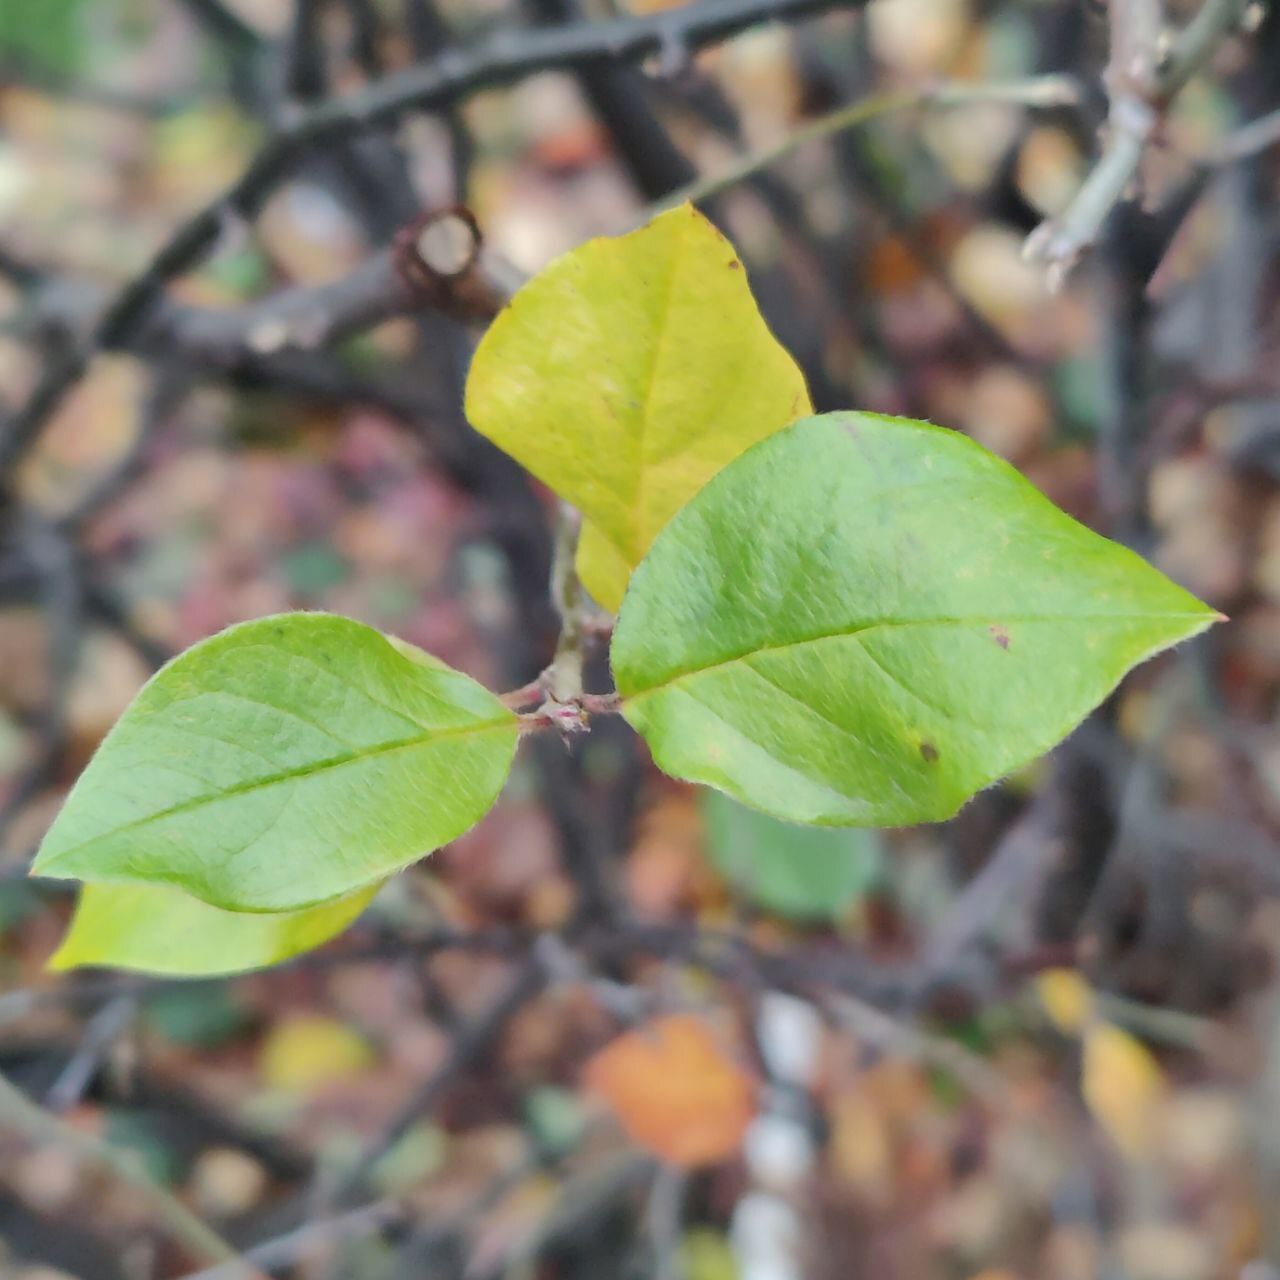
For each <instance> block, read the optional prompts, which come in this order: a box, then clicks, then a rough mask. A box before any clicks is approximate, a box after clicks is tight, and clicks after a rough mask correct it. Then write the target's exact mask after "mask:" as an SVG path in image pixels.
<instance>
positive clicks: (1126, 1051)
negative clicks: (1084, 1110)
mask: <svg viewBox="0 0 1280 1280" xmlns="http://www.w3.org/2000/svg"><path fill="white" fill-rule="evenodd" d="M1080 1088H1081V1092H1082V1093H1083V1095H1084V1100H1085V1103H1086V1104H1087V1105H1088V1108H1089V1110H1090V1111H1091V1112H1092V1113H1093V1115H1094V1118H1095V1119H1096V1120H1097V1121H1098V1123H1099V1124H1100V1125H1101V1126H1102V1127H1103V1129H1105V1130H1106V1131H1107V1134H1108V1135H1109V1136H1110V1138H1111V1139H1112V1141H1113V1142H1114V1143H1115V1144H1116V1146H1118V1147H1119V1148H1120V1149H1121V1150H1122V1151H1123V1152H1124V1153H1125V1154H1126V1155H1128V1156H1130V1157H1136V1156H1140V1155H1142V1154H1143V1153H1144V1152H1145V1151H1146V1150H1147V1149H1148V1147H1149V1145H1150V1142H1151V1136H1152V1130H1153V1126H1154V1124H1155V1120H1156V1115H1157V1112H1158V1110H1159V1107H1160V1105H1161V1101H1162V1099H1163V1095H1164V1075H1163V1074H1162V1072H1161V1070H1160V1067H1159V1064H1158V1063H1157V1062H1156V1060H1155V1058H1154V1057H1153V1056H1152V1055H1151V1052H1150V1050H1148V1049H1147V1047H1146V1046H1145V1045H1143V1044H1142V1043H1140V1042H1139V1041H1138V1040H1136V1039H1134V1037H1133V1036H1131V1035H1130V1034H1129V1033H1128V1032H1127V1031H1122V1030H1121V1029H1120V1028H1119V1027H1117V1026H1114V1025H1112V1024H1111V1023H1109V1022H1097V1023H1095V1024H1094V1025H1093V1026H1091V1027H1090V1028H1089V1029H1088V1031H1087V1032H1086V1033H1085V1037H1084V1062H1083V1067H1082V1072H1081V1085H1080Z"/></svg>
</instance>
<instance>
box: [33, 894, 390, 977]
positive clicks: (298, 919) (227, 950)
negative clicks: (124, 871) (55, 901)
mask: <svg viewBox="0 0 1280 1280" xmlns="http://www.w3.org/2000/svg"><path fill="white" fill-rule="evenodd" d="M381 887H382V886H381V882H379V883H378V884H373V885H370V886H369V887H368V888H365V889H359V890H357V891H356V892H355V893H352V894H348V895H347V896H346V897H345V898H338V899H336V900H335V901H333V902H324V903H321V904H320V905H319V906H318V907H306V908H304V909H303V910H301V911H284V912H241V911H223V910H222V909H221V908H220V907H213V906H210V905H209V904H208V903H207V902H201V901H200V900H199V899H198V898H192V897H190V896H189V895H187V894H185V893H183V892H182V891H181V890H179V889H174V888H171V887H169V886H168V885H159V884H87V885H85V886H84V888H83V889H81V890H80V901H79V903H78V904H77V905H76V913H75V915H74V916H73V917H72V920H71V927H70V928H69V929H68V930H67V936H66V937H65V938H64V939H63V940H62V945H61V946H60V947H59V948H58V950H57V951H55V952H54V954H53V957H52V958H51V959H50V961H49V968H50V969H52V970H54V971H61V970H65V969H76V968H79V967H80V966H82V965H104V966H105V965H110V966H111V967H112V968H116V969H140V970H142V971H143V972H146V973H163V974H172V975H174V976H178V977H198V976H201V977H202V976H206V975H209V974H219V973H243V972H245V971H246V970H248V969H262V968H265V967H266V966H267V965H272V964H279V963H280V961H281V960H287V959H288V958H289V957H290V956H296V955H298V954H299V953H300V952H303V951H310V950H312V949H313V948H314V947H318V946H320V944H321V943H323V942H328V941H329V939H330V938H333V937H336V936H337V935H338V934H339V933H341V932H342V931H343V930H344V929H345V928H346V927H347V926H348V925H349V924H351V922H352V921H353V920H355V918H356V916H358V915H359V914H360V913H361V912H362V911H363V910H364V909H365V907H366V906H368V904H369V900H370V899H371V898H372V897H373V895H374V894H375V893H377V891H378V890H379V889H380V888H381Z"/></svg>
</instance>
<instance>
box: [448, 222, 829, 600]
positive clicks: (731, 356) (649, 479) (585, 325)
mask: <svg viewBox="0 0 1280 1280" xmlns="http://www.w3.org/2000/svg"><path fill="white" fill-rule="evenodd" d="M809 410H810V405H809V396H808V392H807V391H806V390H805V385H804V378H803V375H802V374H801V373H800V370H799V369H798V368H797V367H796V364H795V361H793V360H792V359H791V357H790V356H789V355H788V354H787V352H786V351H785V350H784V349H783V348H782V347H781V346H779V344H778V342H777V341H776V339H775V338H774V337H773V335H772V334H771V333H770V332H769V330H768V328H767V326H766V325H765V323H764V320H763V318H762V317H761V315H760V313H759V311H758V310H757V308H756V305H755V301H754V299H753V298H752V296H751V289H750V286H749V285H748V284H747V281H746V276H745V272H744V271H743V270H742V264H741V263H740V262H739V261H738V258H737V255H736V254H735V253H734V250H733V246H732V245H731V244H730V243H729V242H728V241H727V240H726V239H725V238H724V237H723V236H722V235H721V234H720V233H719V232H718V231H717V230H716V229H715V227H713V226H712V225H711V223H709V222H708V221H707V220H706V219H705V218H704V217H703V216H702V215H701V214H700V213H698V212H697V210H695V209H694V208H693V207H692V206H691V205H683V206H681V207H680V208H677V209H672V210H670V211H669V212H667V213H663V214H660V215H659V216H658V217H656V218H655V219H654V220H653V221H652V222H650V223H649V224H648V225H647V226H645V227H642V228H641V229H640V230H638V231H633V232H631V233H630V234H629V235H625V236H620V237H617V238H616V239H599V240H591V241H588V242H587V243H586V244H584V245H581V246H579V247H578V248H577V249H574V250H573V251H572V252H570V253H568V254H565V255H564V256H563V257H561V258H558V259H557V260H556V261H555V262H553V263H551V265H550V266H548V267H547V268H546V269H545V270H544V271H542V272H541V273H540V274H538V275H537V276H535V277H534V279H533V280H531V281H530V282H529V283H528V284H527V285H525V286H524V288H523V289H521V290H520V292H519V293H517V294H516V296H515V297H514V298H513V299H512V301H511V304H510V305H509V306H508V307H507V308H506V310H505V311H503V313H502V314H501V315H500V316H498V318H497V319H496V320H495V321H494V322H493V324H492V325H491V326H490V328H489V331H488V332H487V333H486V334H485V337H484V340H483V341H482V342H481V343H480V346H479V348H478V350H477V351H476V355H475V359H474V361H473V362H472V365H471V373H470V376H469V377H468V379H467V416H468V418H469V419H470V421H471V423H472V425H473V426H474V427H475V428H476V430H477V431H479V432H481V433H482V434H483V435H486V436H488V437H489V439H491V440H492V441H493V442H494V443H495V444H497V445H499V446H500V447H501V448H503V449H505V450H506V451H507V452H508V453H509V454H511V455H512V457H514V458H515V459H517V461H519V462H520V463H522V464H523V465H524V466H525V467H526V468H527V469H528V470H529V471H531V472H532V473H533V474H534V475H535V476H537V477H538V479H540V480H542V481H543V482H544V483H545V484H547V485H549V486H550V487H551V488H552V489H554V490H555V491H556V492H557V493H558V494H559V495H560V496H561V497H562V498H565V499H566V500H567V501H569V502H571V503H573V504H574V506H576V507H578V508H579V509H580V510H581V511H582V513H583V516H584V517H585V525H584V529H583V536H582V541H581V544H580V547H579V551H578V572H579V574H580V576H581V578H582V581H583V583H584V584H585V586H586V588H587V590H588V591H589V592H590V593H591V594H592V596H594V597H595V599H596V600H597V601H598V602H599V603H600V604H602V605H604V606H605V607H606V608H608V609H613V610H616V609H617V607H618V605H619V604H620V603H621V600H622V593H623V591H624V590H625V588H626V584H627V579H628V577H629V576H630V573H631V570H632V569H633V568H634V567H635V566H636V565H637V564H638V563H639V561H640V559H641V557H642V556H643V555H644V553H645V552H646V551H647V550H648V548H649V544H650V543H651V542H652V541H653V539H654V536H655V535H656V534H657V533H658V531H659V530H660V529H661V528H662V527H663V525H665V524H666V523H667V521H668V520H670V519H671V517H672V516H673V515H674V514H675V513H676V511H678V510H679V509H680V507H682V506H683V505H684V504H685V503H686V502H687V501H688V500H689V499H690V498H691V497H693V495H694V494H695V493H696V492H697V491H698V490H699V489H701V488H702V486H703V485H704V484H706V482H707V481H708V480H710V479H711V477H712V476H713V475H715V474H716V472H717V471H719V470H720V469H721V468H722V467H724V466H725V465H726V464H727V463H729V462H731V461H732V460H733V459H734V458H736V457H737V456H738V455H739V454H740V453H742V452H743V450H745V449H747V448H749V447H750V446H751V445H753V444H755V443H756V442H757V441H759V440H762V439H764V437H765V436H768V435H772V434H773V432H775V431H777V430H779V429H780V428H782V427H784V426H786V425H787V424H788V423H789V422H792V421H793V420H794V419H796V418H797V417H800V416H802V415H804V414H806V413H808V412H809Z"/></svg>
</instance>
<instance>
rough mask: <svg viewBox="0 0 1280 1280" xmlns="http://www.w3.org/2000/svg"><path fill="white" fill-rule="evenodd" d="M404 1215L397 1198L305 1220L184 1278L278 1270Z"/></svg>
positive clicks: (221, 1279) (219, 1279) (238, 1279)
mask: <svg viewBox="0 0 1280 1280" xmlns="http://www.w3.org/2000/svg"><path fill="white" fill-rule="evenodd" d="M404 1217H405V1207H404V1205H402V1204H401V1203H400V1201H399V1200H396V1199H388V1200H378V1201H376V1202H374V1203H373V1204H366V1205H361V1206H360V1207H359V1208H358V1209H350V1210H348V1211H347V1212H346V1213H339V1214H335V1215H334V1216H333V1217H331V1218H321V1219H320V1220H318V1221H316V1222H306V1223H303V1225H302V1226H300V1227H296V1228H295V1229H294V1230H293V1231H287V1232H285V1233H284V1234H283V1235H280V1236H276V1237H275V1238H274V1239H272V1240H266V1241H264V1242H263V1243H262V1244H259V1245H255V1246H254V1247H253V1248H252V1249H249V1250H247V1251H246V1253H245V1254H244V1257H243V1258H242V1259H240V1260H238V1261H234V1262H221V1263H218V1264H217V1265H216V1266H212V1267H205V1268H204V1269H202V1270H200V1271H192V1272H188V1273H187V1275H186V1276H184V1277H183V1280H244V1277H245V1276H246V1275H254V1274H258V1273H260V1272H261V1271H268V1272H270V1271H278V1270H280V1269H281V1268H282V1267H291V1266H294V1265H296V1264H297V1263H300V1262H306V1261H307V1260H308V1259H309V1258H311V1257H312V1256H313V1255H314V1254H316V1253H317V1252H319V1251H321V1250H324V1249H329V1248H332V1247H333V1246H334V1245H336V1244H341V1243H343V1242H344V1241H346V1240H358V1239H359V1238H360V1237H361V1236H366V1235H371V1234H372V1233H373V1232H375V1231H380V1230H382V1229H383V1228H384V1227H390V1226H394V1225H395V1224H396V1223H397V1222H401V1221H403V1220H404Z"/></svg>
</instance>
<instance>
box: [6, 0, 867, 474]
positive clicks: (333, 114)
mask: <svg viewBox="0 0 1280 1280" xmlns="http://www.w3.org/2000/svg"><path fill="white" fill-rule="evenodd" d="M863 3H865V0H701V3H697V4H693V5H690V6H688V7H687V8H682V9H676V10H673V11H670V12H659V13H654V14H646V15H643V16H640V17H626V18H614V19H611V20H609V21H607V22H580V23H574V24H572V25H569V26H565V27H558V28H556V29H554V30H549V31H536V30H535V31H528V32H522V33H521V34H520V36H519V37H518V38H515V39H513V38H512V36H511V35H510V33H499V34H498V35H496V36H494V37H493V38H492V39H490V40H487V41H486V42H485V43H483V44H482V45H481V46H480V47H478V48H477V49H474V50H472V51H471V52H469V53H461V52H458V53H455V52H453V51H452V50H448V51H446V52H445V53H443V54H441V56H440V57H439V58H437V59H436V61H435V62H434V63H432V64H430V65H427V66H421V67H412V68H409V69H407V70H404V71H401V72H398V73H396V74H394V75H391V76H388V77H386V78H385V79H383V80H380V81H378V82H377V83H375V84H371V85H369V86H368V87H367V88H366V89H364V90H362V91H361V92H359V93H354V94H350V95H348V96H346V97H343V98H337V99H332V100H327V101H325V102H321V103H317V104H315V105H314V106H311V107H308V108H306V109H304V110H302V111H300V112H299V113H298V114H297V115H296V117H295V118H294V119H293V120H292V121H290V122H289V123H287V124H285V125H283V126H281V128H280V129H278V130H277V131H276V132H275V133H274V134H273V135H272V136H271V138H270V139H269V140H268V141H267V143H266V144H265V145H264V146H263V148H262V149H261V150H260V151H259V152H258V154H257V156H256V157H255V158H254V160H253V161H252V162H251V163H250V165H249V166H248V168H247V169H246V170H245V171H244V173H243V174H241V176H240V177H239V178H238V179H237V180H236V181H235V182H234V183H232V185H231V186H230V187H228V188H227V190H226V191H225V192H223V194H222V195H221V196H220V197H219V198H218V199H217V200H215V201H214V202H213V203H212V204H210V205H208V206H206V207H205V208H204V209H202V210H201V211H200V212H199V213H197V214H195V216H194V217H192V218H191V219H189V220H188V221H187V222H186V223H185V224H184V225H183V226H181V227H180V228H179V229H178V230H177V231H176V232H175V233H174V235H173V236H172V237H171V238H170V239H169V241H168V242H167V243H166V244H165V245H164V246H163V247H162V248H161V249H160V251H159V252H158V253H157V254H156V255H155V256H154V257H153V258H152V259H151V261H150V262H149V263H148V264H147V266H146V267H145V268H144V269H143V270H142V271H141V272H140V273H139V274H138V275H136V276H135V277H133V279H131V280H130V281H128V282H127V283H126V284H125V285H124V286H123V287H122V288H121V289H119V290H118V292H117V293H116V294H115V296H114V297H113V298H112V299H111V301H110V302H109V303H108V305H107V307H106V309H105V310H104V312H103V314H102V316H101V318H100V319H99V320H98V322H97V323H96V324H95V325H94V327H93V329H92V331H91V332H90V333H89V335H88V337H87V338H86V339H85V340H84V341H83V342H81V343H79V344H76V345H75V346H74V347H72V348H71V349H69V350H68V351H66V352H64V353H62V355H61V356H60V357H59V358H57V359H55V360H54V361H52V362H51V363H50V365H49V367H48V369H47V370H46V372H45V375H44V377H43V378H41V380H40V382H39V383H38V384H37V386H36V388H35V390H34V391H33V392H32V394H31V396H30V398H29V399H28V401H27V403H26V404H25V405H24V406H23V407H22V408H21V409H20V410H18V411H17V413H15V414H14V415H13V417H12V418H11V419H10V420H9V422H8V423H7V424H6V428H5V431H4V434H3V436H0V471H7V470H8V469H9V468H10V467H11V466H12V464H13V463H14V462H15V461H16V460H17V459H18V458H19V457H21V455H22V454H23V453H24V452H25V451H26V450H27V449H28V448H29V447H30V445H31V444H32V443H33V441H34V440H35V438H36V436H37V434H38V433H39V431H40V428H41V426H42V425H43V423H44V422H45V420H46V419H47V418H48V417H49V416H50V415H51V414H52V413H53V412H54V411H55V410H56V409H57V408H58V406H59V405H60V404H61V403H62V399H63V397H64V396H65V395H66V394H67V392H68V391H69V390H70V389H71V388H72V387H73V386H74V385H75V384H76V383H77V382H78V381H79V380H80V379H81V378H82V377H83V376H84V373H85V370H86V369H87V368H88V364H89V361H90V360H91V359H92V358H93V356H94V355H95V354H96V353H97V352H98V351H102V350H105V349H108V348H110V347H113V346H117V345H119V344H120V343H122V342H123V341H124V340H125V339H126V338H127V337H128V336H129V335H131V334H132V333H133V332H134V331H135V330H136V328H137V327H138V326H139V325H140V324H141V323H142V322H143V321H144V320H145V318H146V317H147V315H148V313H149V312H150V311H151V309H152V308H153V307H154V305H155V304H156V302H157V301H158V300H159V297H160V295H161V293H162V291H163V289H164V287H165V285H166V284H168V282H169V281H171V280H173V279H175V278H176V277H177V276H180V275H183V274H184V273H185V272H187V271H189V270H191V269H192V268H193V267H194V266H195V265H196V264H197V263H198V262H199V261H200V260H201V259H202V258H203V257H204V256H205V255H206V254H207V253H208V252H209V251H210V250H211V249H212V248H213V247H214V246H215V245H216V244H217V242H218V240H219V238H220V236H221V235H222V233H223V231H224V229H225V228H226V227H228V226H229V225H234V224H236V223H237V222H239V221H242V220H248V219H252V218H253V217H255V216H256V215H257V213H258V212H259V211H260V210H261V208H262V206H263V205H264V203H265V202H266V200H267V199H268V197H269V196H270V195H271V193H272V192H273V191H274V190H275V189H276V188H277V187H278V186H279V185H280V183H281V182H283V181H284V180H285V179H286V178H287V177H288V175H289V174H290V173H291V172H292V170H293V168H294V167H295V165H296V164H297V163H298V161H299V160H300V159H301V157H302V156H303V155H304V154H305V153H306V152H308V151H309V150H311V149H313V148H315V147H316V146H318V145H320V144H323V143H330V142H333V141H335V140H338V139H342V138H346V137H349V136H351V135H353V134H357V133H360V132H363V131H365V130H368V129H369V128H370V127H371V126H374V125H377V124H382V123H386V122H389V121H391V120H394V119H395V118H396V117H398V116H400V115H401V114H403V113H404V112H406V111H411V110H428V111H429V110H435V109H439V108H442V107H446V106H448V105H449V104H451V103H452V102H454V101H456V100H457V99H459V98H461V97H463V96H466V95H469V94H472V93H475V92H477V91H478V90H480V89H487V88H493V87H495V86H498V85H503V84H509V83H511V82H512V81H514V80H518V79H520V78H522V77H524V76H529V75H533V74H534V73H536V72H541V71H551V70H558V69H564V68H567V67H578V66H584V65H595V64H618V63H627V62H636V61H639V60H641V59H643V58H646V57H649V56H650V55H652V54H655V53H662V52H664V51H665V52H669V51H670V50H671V49H672V48H673V47H678V48H680V49H682V50H685V51H690V52H692V51H694V50H697V49H700V48H702V47H703V46H705V45H709V44H714V43H716V42H718V41H721V40H724V39H726V38H728V37H729V36H732V35H734V34H736V33H737V32H739V31H742V30H745V29H746V28H748V27H752V26H755V25H756V24H758V23H761V22H766V21H770V20H774V19H796V18H802V17H806V16H808V15H811V14H817V13H822V12H824V11H826V10H829V9H835V8H851V7H858V6H860V5H861V4H863Z"/></svg>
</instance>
